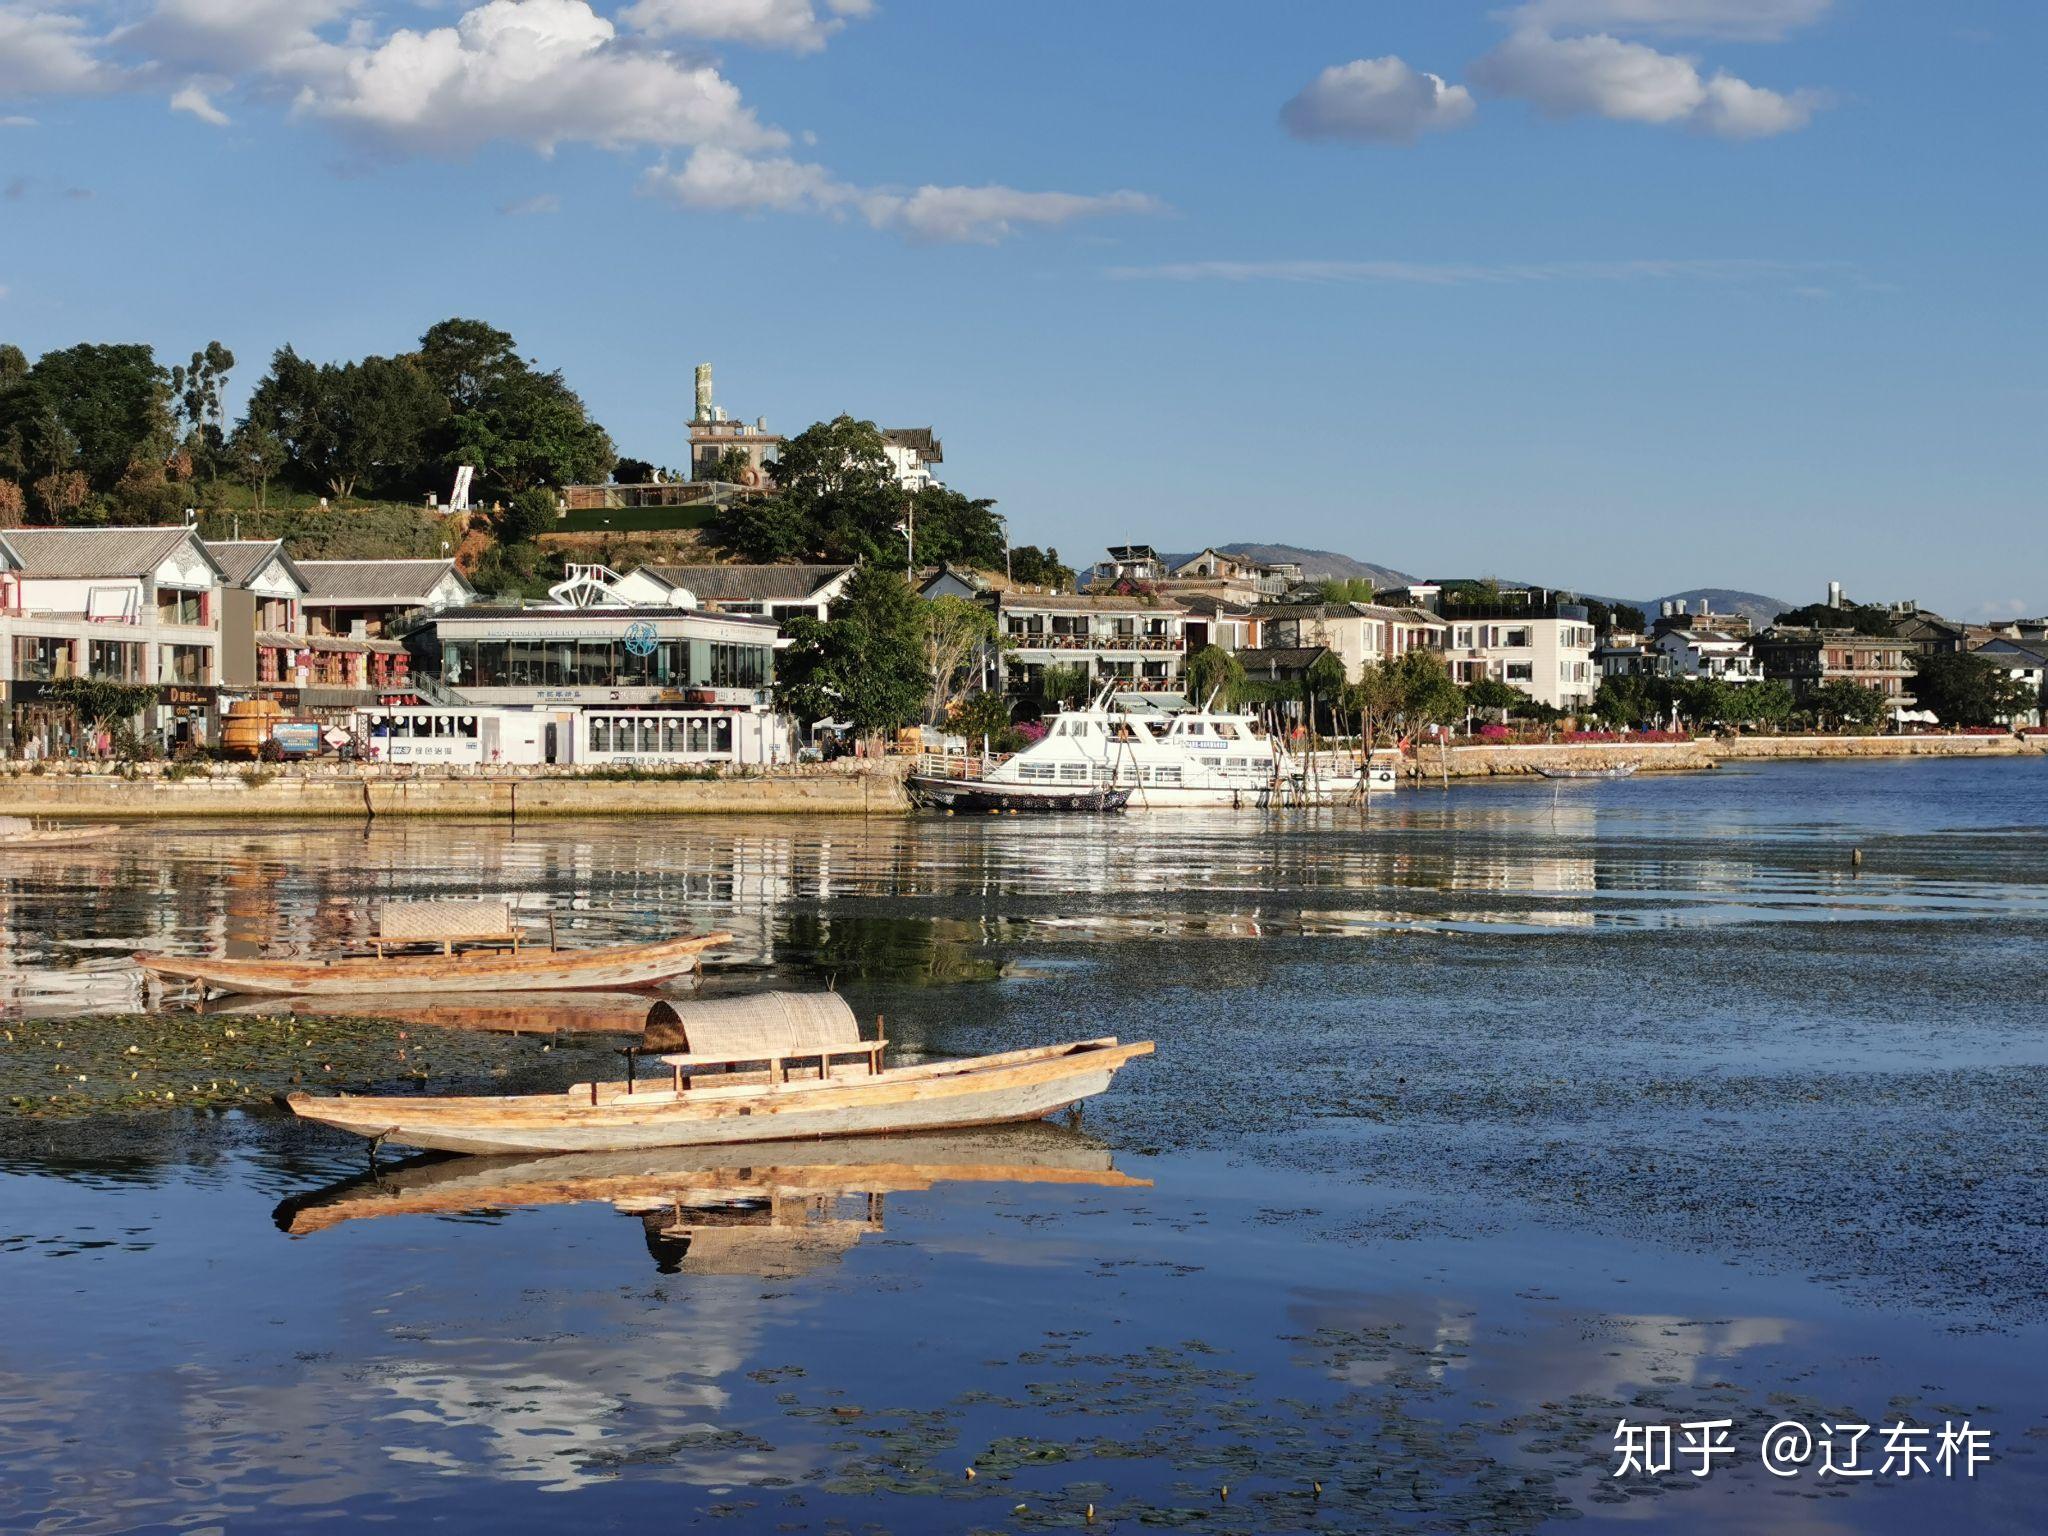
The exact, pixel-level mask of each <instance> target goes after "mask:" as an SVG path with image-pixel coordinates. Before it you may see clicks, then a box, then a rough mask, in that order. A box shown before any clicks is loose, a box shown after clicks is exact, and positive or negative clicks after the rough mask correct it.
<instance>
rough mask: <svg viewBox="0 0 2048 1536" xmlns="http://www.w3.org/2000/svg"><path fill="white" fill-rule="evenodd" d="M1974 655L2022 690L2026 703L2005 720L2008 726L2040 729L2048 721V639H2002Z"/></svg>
mask: <svg viewBox="0 0 2048 1536" xmlns="http://www.w3.org/2000/svg"><path fill="white" fill-rule="evenodd" d="M1971 654H1972V655H1973V656H1981V657H1982V658H1983V659H1984V660H1986V661H1988V662H1990V663H1991V664H1992V665H1993V666H1994V667H1997V668H1998V669H1999V670H2000V671H2001V672H2003V673H2005V675H2006V677H2007V678H2008V679H2009V680H2010V681H2011V682H2012V683H2013V684H2014V685H2016V686H2017V687H2018V688H2019V690H2020V695H2021V698H2022V700H2023V702H2022V703H2021V705H2020V707H2019V708H2018V709H2016V710H2014V711H2013V712H2012V713H2011V714H2010V715H2008V716H2006V717H2005V719H2004V722H2003V723H2004V724H2006V725H2039V724H2041V723H2042V721H2043V720H2044V719H2048V639H2043V640H2034V641H2019V640H2009V639H2006V638H2004V637H2003V636H2001V637H1999V638H1998V639H1995V640H1991V641H1987V642H1986V643H1985V644H1983V645H1980V646H1978V647H1977V649H1976V650H1975V651H1973V652H1971Z"/></svg>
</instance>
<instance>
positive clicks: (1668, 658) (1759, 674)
mask: <svg viewBox="0 0 2048 1536" xmlns="http://www.w3.org/2000/svg"><path fill="white" fill-rule="evenodd" d="M1650 648H1651V649H1652V650H1654V651H1655V652H1656V653H1657V654H1658V655H1659V656H1661V657H1663V658H1664V661H1665V667H1664V673H1663V675H1664V676H1666V677H1683V678H1691V679H1695V680H1697V679H1701V678H1705V679H1710V680H1712V681H1714V682H1721V683H1760V682H1762V681H1763V676H1764V670H1763V667H1762V666H1761V665H1759V664H1758V662H1757V659H1756V652H1755V651H1754V650H1753V649H1751V647H1750V643H1749V637H1748V636H1747V635H1732V634H1729V633H1727V632H1726V631H1724V630H1718V629H1708V628H1705V627H1700V628H1690V627H1688V628H1682V629H1679V628H1671V629H1659V631H1658V633H1657V636H1656V638H1655V639H1654V640H1652V641H1651V642H1650Z"/></svg>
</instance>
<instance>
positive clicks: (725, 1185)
mask: <svg viewBox="0 0 2048 1536" xmlns="http://www.w3.org/2000/svg"><path fill="white" fill-rule="evenodd" d="M961 1182H972V1183H982V1184H996V1183H1001V1184H1063V1185H1082V1186H1089V1187H1095V1188H1110V1189H1149V1188H1150V1187H1151V1185H1152V1181H1151V1180H1150V1179H1138V1178H1133V1177H1131V1176H1130V1175H1129V1174H1126V1173H1120V1172H1119V1171H1118V1170H1117V1169H1116V1167H1115V1165H1114V1164H1113V1163H1112V1162H1111V1160H1110V1153H1109V1149H1108V1148H1107V1147H1105V1146H1103V1145H1102V1144H1101V1143H1100V1142H1098V1141H1094V1140H1092V1139H1091V1138H1089V1137H1087V1136H1084V1135H1082V1134H1081V1133H1080V1132H1078V1131H1073V1130H1069V1129H1067V1128H1065V1127H1063V1126H1054V1125H1011V1126H1001V1127H996V1128H992V1129H985V1130H978V1131H938V1132H932V1133H928V1134H924V1135H914V1136H887V1137H873V1136H871V1137H864V1138H856V1139H852V1140H839V1141H831V1142H824V1143H819V1142H813V1141H795V1142H790V1141H783V1142H768V1143H760V1144H756V1145H753V1146H749V1147H748V1148H747V1149H746V1151H745V1153H744V1161H742V1160H741V1158H740V1157H736V1156H734V1155H733V1154H732V1153H730V1152H727V1151H725V1150H724V1149H723V1148H719V1147H658V1148H653V1149H650V1150H648V1151H645V1152H564V1153H556V1154H553V1155H541V1156H529V1157H516V1156H515V1157H452V1158H451V1157H439V1156H430V1157H428V1158H423V1159H420V1160H417V1161H414V1162H409V1163H401V1164H398V1165H397V1166H395V1167H385V1168H380V1169H378V1170H376V1171H375V1172H373V1173H364V1174H358V1175H356V1176H355V1177H354V1178H350V1179H345V1180H343V1181H342V1182H340V1183H338V1184H333V1185H329V1186H328V1187H327V1188H325V1189H320V1190H315V1191H313V1192H312V1193H310V1194H305V1195H295V1196H293V1197H292V1198H291V1199H289V1200H286V1201H284V1202H283V1203H282V1204H280V1205H279V1206H278V1208H277V1212H276V1220H277V1225H278V1226H279V1227H280V1228H281V1229H282V1230H284V1231H286V1232H289V1233H291V1234H292V1235H293V1236H294V1237H303V1236H305V1235H306V1234H307V1233H311V1232H319V1231H323V1230H325V1229H326V1228H328V1227H332V1226H338V1225H339V1224H341V1223H342V1222H346V1221H356V1220H360V1219H362V1218H365V1217H372V1216H451V1215H459V1214H461V1213H463V1212H468V1211H480V1210H492V1211H502V1210H510V1209H514V1208H517V1207H521V1206H541V1205H571V1204H576V1203H579V1202H589V1201H602V1202H605V1203H607V1204H609V1205H612V1206H614V1207H616V1208H617V1209H619V1210H621V1211H625V1212H627V1213H629V1214H635V1215H637V1214H640V1213H642V1212H644V1211H647V1210H651V1209H658V1208H661V1207H665V1206H673V1205H683V1206H692V1207H695V1206H702V1205H704V1204H706V1203H710V1202H737V1201H745V1200H769V1199H779V1198H785V1197H788V1196H793V1195H794V1196H833V1195H850V1194H896V1193H898V1192H902V1191H916V1190H926V1189H930V1188H931V1187H932V1186H933V1185H935V1184H945V1183H961Z"/></svg>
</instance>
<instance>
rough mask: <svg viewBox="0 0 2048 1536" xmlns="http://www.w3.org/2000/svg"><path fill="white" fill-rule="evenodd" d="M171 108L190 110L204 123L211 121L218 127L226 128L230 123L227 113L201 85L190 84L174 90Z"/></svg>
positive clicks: (179, 110)
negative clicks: (217, 105)
mask: <svg viewBox="0 0 2048 1536" xmlns="http://www.w3.org/2000/svg"><path fill="white" fill-rule="evenodd" d="M171 110H172V111H173V112H190V113H191V114H192V115H193V116H194V117H196V118H198V119H199V121H201V122H202V123H211V124H213V126H214V127H216V128H225V127H227V125H228V115H227V113H225V112H223V111H221V109H220V108H219V107H216V106H215V105H214V104H213V99H212V98H211V97H210V96H208V95H207V94H206V92H205V90H204V89H203V88H202V87H200V86H196V85H188V86H184V87H182V88H181V89H179V90H177V91H174V92H172V93H171Z"/></svg>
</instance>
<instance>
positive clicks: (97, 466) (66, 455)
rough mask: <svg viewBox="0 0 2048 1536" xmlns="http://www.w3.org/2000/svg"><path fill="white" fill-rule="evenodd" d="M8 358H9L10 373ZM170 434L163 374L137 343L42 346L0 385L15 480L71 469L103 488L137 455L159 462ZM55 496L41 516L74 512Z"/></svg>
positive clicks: (2, 423) (0, 417) (0, 412)
mask: <svg viewBox="0 0 2048 1536" xmlns="http://www.w3.org/2000/svg"><path fill="white" fill-rule="evenodd" d="M14 367H15V362H14V361H13V360H10V363H9V371H10V372H12V371H13V370H14ZM172 438H173V429H172V420H171V413H170V384H169V376H168V375H167V374H165V372H164V370H163V369H162V368H160V367H158V366H157V361H156V356H155V354H154V353H153V352H151V350H150V349H149V348H148V347H147V346H144V345H140V344H116V345H99V344H95V343H87V344H84V345H80V346H75V347H66V348H64V349H62V350H61V351H55V352H45V353H44V354H43V355H42V356H41V357H40V358H38V359H36V362H35V364H34V366H32V367H30V368H28V369H26V370H25V371H21V372H20V374H19V377H18V380H17V381H16V382H15V383H14V384H12V385H11V386H5V387H4V388H0V445H4V449H5V457H6V459H7V460H8V461H9V467H10V468H12V469H14V470H15V471H16V473H15V476H14V478H17V479H20V480H22V481H24V482H25V483H30V484H33V483H34V482H36V481H39V480H42V479H44V478H46V477H52V476H56V477H62V476H65V475H68V474H70V473H72V472H76V473H78V474H81V475H83V476H84V477H85V478H86V481H87V483H88V486H89V489H90V490H91V491H94V492H100V493H105V492H108V491H111V490H112V489H113V488H114V487H115V486H116V485H118V484H119V483H120V480H121V477H122V476H123V475H125V474H126V473H127V472H128V467H129V466H130V465H131V464H132V463H134V462H135V461H136V460H137V459H150V458H153V459H156V460H157V461H159V462H161V461H162V460H163V459H164V458H165V457H166V456H167V455H168V453H169V451H170V447H171V443H172ZM67 500H69V498H60V499H59V500H58V501H57V502H54V503H46V504H45V505H44V506H43V508H42V509H41V510H42V511H43V512H44V513H45V514H46V515H47V516H52V517H53V518H54V516H55V515H57V514H61V513H64V512H69V511H76V510H77V509H78V508H77V506H76V505H71V506H66V505H64V504H63V502H64V501H67Z"/></svg>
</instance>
